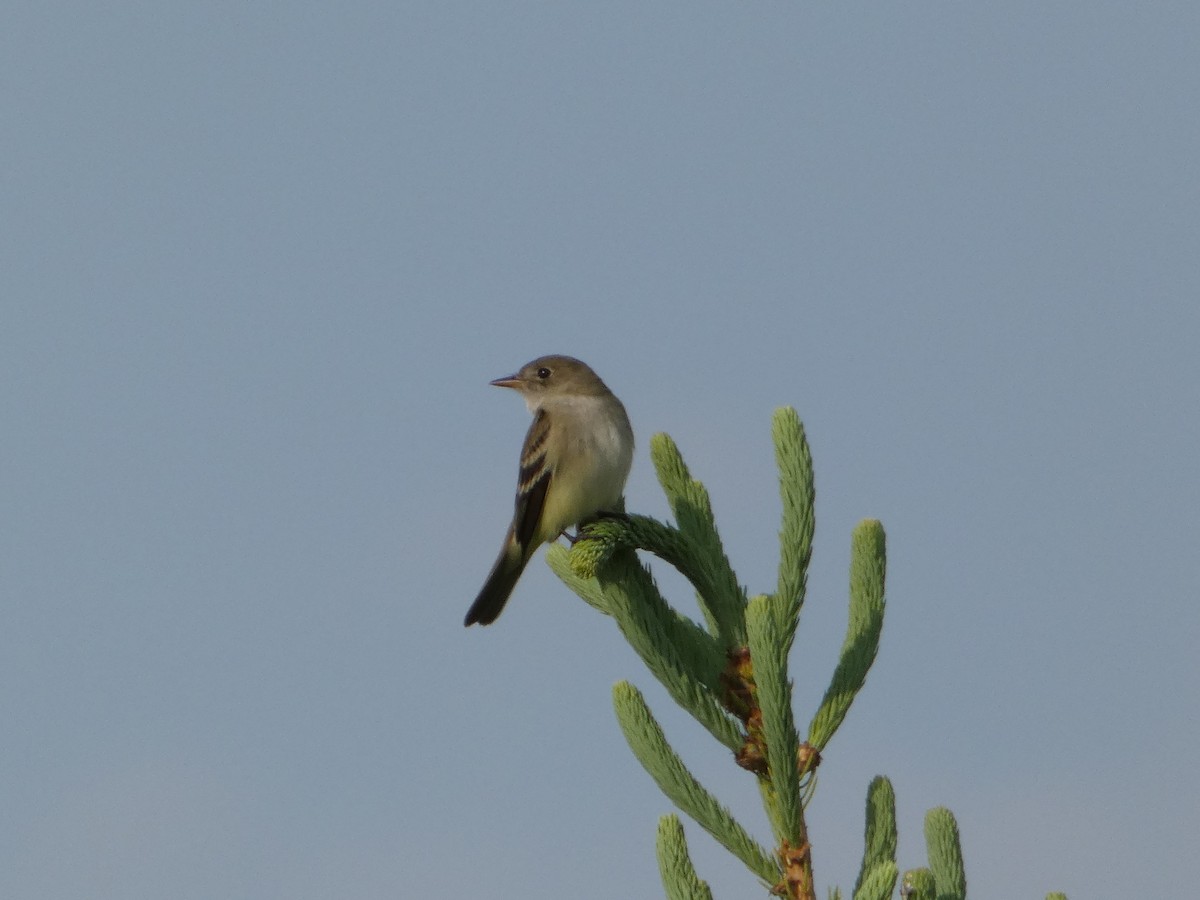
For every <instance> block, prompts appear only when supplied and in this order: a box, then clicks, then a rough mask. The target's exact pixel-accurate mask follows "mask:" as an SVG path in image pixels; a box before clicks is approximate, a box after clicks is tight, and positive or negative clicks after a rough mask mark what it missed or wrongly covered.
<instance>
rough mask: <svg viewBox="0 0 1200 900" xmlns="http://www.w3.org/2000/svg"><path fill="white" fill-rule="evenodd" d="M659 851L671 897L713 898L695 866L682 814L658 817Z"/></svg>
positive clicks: (681, 899)
mask: <svg viewBox="0 0 1200 900" xmlns="http://www.w3.org/2000/svg"><path fill="white" fill-rule="evenodd" d="M655 850H656V851H657V853H658V871H659V873H660V874H661V875H662V880H663V887H664V888H666V891H667V900H712V891H711V890H709V888H708V884H707V883H706V882H703V881H701V880H700V877H699V876H698V875H697V874H696V870H695V868H693V866H692V859H691V857H690V856H689V855H688V849H687V841H686V840H684V837H683V823H682V822H680V821H679V817H678V816H674V815H669V816H663V817H662V818H661V819H659V820H658V840H657V841H656V843H655Z"/></svg>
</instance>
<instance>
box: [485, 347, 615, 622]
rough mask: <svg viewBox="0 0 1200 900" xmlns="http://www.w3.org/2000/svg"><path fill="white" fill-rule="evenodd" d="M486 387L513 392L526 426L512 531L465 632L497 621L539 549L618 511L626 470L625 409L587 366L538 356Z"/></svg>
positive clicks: (554, 357) (561, 359) (574, 360)
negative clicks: (529, 417) (528, 419)
mask: <svg viewBox="0 0 1200 900" xmlns="http://www.w3.org/2000/svg"><path fill="white" fill-rule="evenodd" d="M491 384H493V385H495V386H497V387H505V388H511V389H512V390H515V391H516V392H517V393H519V394H520V395H521V396H522V397H523V398H524V399H525V405H526V406H527V407H528V408H529V411H530V412H531V413H532V414H533V422H532V423H531V424H530V426H529V431H528V433H527V434H526V435H525V443H524V445H523V446H522V447H521V459H520V468H519V474H518V477H517V496H516V501H515V503H514V505H513V518H512V524H511V525H509V527H508V534H506V535H505V537H504V545H503V546H502V547H501V549H500V555H499V556H498V557H497V559H496V562H495V564H494V565H493V566H492V570H491V572H490V573H489V574H488V577H487V580H486V581H485V582H484V585H483V588H482V589H481V590H480V591H479V595H478V596H477V597H476V598H475V602H474V603H472V604H471V608H470V609H469V610H467V615H466V618H465V619H464V620H463V624H464V625H466V626H470V625H473V624H475V623H479V624H480V625H490V624H491V623H492V622H494V621H496V618H497V617H498V616H499V615H500V612H501V611H502V610H503V609H504V604H505V603H507V602H508V598H509V596H510V595H511V594H512V591H513V588H514V587H515V586H516V584H517V579H519V578H520V577H521V573H522V572H523V571H524V570H525V566H526V565H527V564H528V562H529V560H530V558H531V557H532V556H533V554H534V552H535V551H536V550H537V549H538V548H539V547H540V546H541V545H542V544H545V543H548V542H550V541H553V540H555V539H556V538H558V537H559V536H560V535H562V534H565V532H566V530H567V529H568V528H571V527H572V526H577V525H579V524H581V523H586V522H587V521H589V520H592V519H595V518H597V517H599V516H601V515H603V514H604V513H609V512H617V511H618V510H620V508H621V498H622V494H623V492H624V490H625V480H626V479H627V478H628V477H629V469H630V467H631V466H632V464H633V445H634V441H633V428H632V427H631V426H630V424H629V416H628V415H627V414H626V412H625V407H624V406H623V405H622V404H621V401H620V400H618V399H617V397H616V395H614V394H613V392H612V391H610V390H609V389H608V387H607V386H606V385H605V384H604V382H603V381H601V380H600V377H599V376H598V375H597V374H596V373H595V372H593V371H592V369H591V368H590V367H589V366H588V365H587V364H586V363H584V362H581V361H580V360H578V359H575V358H574V357H571V356H561V355H552V356H541V357H538V358H537V359H535V360H533V361H532V362H529V363H526V364H525V365H524V366H522V367H521V368H520V370H518V371H517V372H516V373H515V374H513V375H509V376H507V377H505V378H497V379H495V380H494V381H492V382H491Z"/></svg>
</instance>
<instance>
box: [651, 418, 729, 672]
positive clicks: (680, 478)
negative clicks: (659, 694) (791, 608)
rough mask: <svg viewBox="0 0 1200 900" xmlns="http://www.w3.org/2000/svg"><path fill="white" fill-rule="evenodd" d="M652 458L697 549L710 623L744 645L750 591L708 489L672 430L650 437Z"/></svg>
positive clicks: (699, 586) (699, 587) (699, 593)
mask: <svg viewBox="0 0 1200 900" xmlns="http://www.w3.org/2000/svg"><path fill="white" fill-rule="evenodd" d="M650 459H651V461H653V463H654V470H655V472H657V473H658V483H659V484H660V485H662V489H663V493H664V494H666V495H667V502H668V503H669V504H670V505H671V512H672V513H673V514H674V516H675V523H676V525H677V526H678V528H679V531H680V533H681V534H682V535H683V536H684V537H685V538H686V539H687V541H688V542H689V543H690V544H691V545H692V547H693V548H695V554H696V555H695V561H696V562H697V563H698V567H697V568H698V572H697V577H698V579H699V580H695V579H693V580H692V584H693V585H694V586H695V588H696V598H697V599H698V600H699V601H700V608H701V609H702V610H703V611H704V614H705V617H706V618H707V619H708V622H709V628H710V630H711V631H712V633H713V636H714V637H716V638H718V639H719V640H720V641H721V643H722V645H723V646H724V647H725V648H726V649H729V648H733V647H739V646H742V645H743V644H745V643H746V623H745V612H744V611H745V607H746V592H745V591H743V590H742V589H741V587H740V586H739V585H738V582H737V576H736V575H734V574H733V568H732V567H731V566H730V565H729V559H728V558H727V557H726V556H725V548H724V547H723V546H722V545H721V538H720V536H719V535H718V534H717V524H716V521H715V520H714V518H713V511H712V502H711V501H710V500H709V497H708V490H707V489H706V488H705V487H704V485H702V484H701V483H700V482H699V481H696V480H695V479H694V478H692V476H691V473H689V472H688V468H687V465H685V464H684V461H683V455H682V454H681V453H680V452H679V448H678V447H676V446H675V442H674V441H673V440H671V439H670V438H669V437H667V435H665V434H656V435H655V436H654V437H652V438H651V439H650ZM684 574H685V575H686V574H687V573H686V572H685V573H684Z"/></svg>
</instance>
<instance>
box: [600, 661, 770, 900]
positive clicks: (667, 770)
mask: <svg viewBox="0 0 1200 900" xmlns="http://www.w3.org/2000/svg"><path fill="white" fill-rule="evenodd" d="M613 707H614V708H615V710H616V713H617V722H618V723H619V724H620V726H621V731H622V732H623V733H624V735H625V740H626V741H627V742H628V743H629V748H630V749H631V750H632V751H633V755H634V756H636V757H637V759H638V762H640V763H641V764H642V767H643V768H644V769H645V770H646V771H647V772H648V773H649V774H650V777H651V778H653V779H654V782H655V784H657V785H658V787H659V789H660V790H662V792H663V793H664V794H666V795H667V796H668V797H669V798H670V799H671V801H672V802H673V803H674V804H675V805H676V806H678V807H679V808H680V809H681V810H683V811H684V812H685V813H687V814H688V815H689V816H691V817H692V818H693V819H695V820H696V822H697V823H698V824H699V825H700V827H701V828H703V829H704V830H705V831H707V832H708V833H709V834H711V835H712V836H713V837H714V838H716V839H717V841H718V842H720V843H721V845H722V846H724V847H725V848H726V849H727V850H729V852H730V853H732V854H733V855H734V856H736V857H737V858H738V859H740V860H741V861H742V862H744V863H745V864H746V866H747V867H748V868H749V869H750V870H751V871H752V872H754V873H755V874H756V875H758V877H759V878H762V879H763V880H765V881H767V882H774V881H775V879H777V878H778V877H779V866H778V865H777V864H776V863H775V861H774V860H772V859H771V856H770V854H769V853H768V852H767V851H766V850H764V849H763V848H762V847H760V846H759V845H758V844H757V843H756V842H755V841H754V839H753V838H752V837H750V835H749V834H747V833H746V830H745V829H744V828H742V826H741V825H739V824H738V823H737V822H735V821H734V819H733V816H732V815H730V812H729V810H728V809H726V808H725V807H724V806H722V805H721V804H720V803H719V802H718V801H717V799H716V798H715V797H713V795H712V794H710V793H709V792H708V791H707V790H705V789H704V787H703V786H701V784H700V782H698V781H697V780H696V778H695V776H694V775H692V773H691V772H689V771H688V770H687V767H686V766H685V765H684V764H683V761H682V760H681V759H680V758H679V756H678V754H676V753H675V751H674V750H672V749H671V745H670V744H668V743H667V738H666V735H664V734H663V731H662V728H660V727H659V724H658V722H656V721H655V720H654V716H653V714H652V713H651V712H650V708H649V707H648V706H646V700H645V698H644V697H642V694H641V691H639V690H638V689H637V688H635V687H634V686H633V685H631V684H630V683H629V682H627V681H619V682H617V683H616V684H615V685H614V686H613Z"/></svg>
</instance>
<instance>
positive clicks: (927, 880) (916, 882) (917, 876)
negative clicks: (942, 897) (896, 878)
mask: <svg viewBox="0 0 1200 900" xmlns="http://www.w3.org/2000/svg"><path fill="white" fill-rule="evenodd" d="M900 895H901V896H902V897H907V898H908V900H937V882H936V881H934V879H933V873H932V872H931V871H929V870H928V869H910V870H909V871H907V872H905V873H904V882H903V884H902V885H901V887H900Z"/></svg>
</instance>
